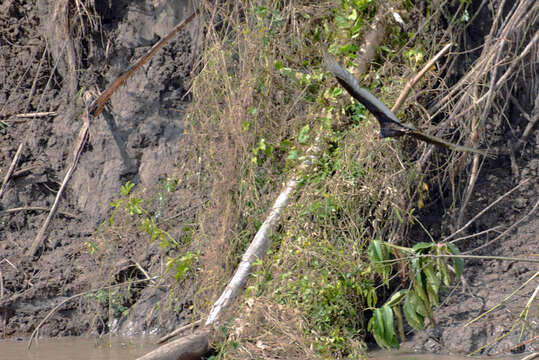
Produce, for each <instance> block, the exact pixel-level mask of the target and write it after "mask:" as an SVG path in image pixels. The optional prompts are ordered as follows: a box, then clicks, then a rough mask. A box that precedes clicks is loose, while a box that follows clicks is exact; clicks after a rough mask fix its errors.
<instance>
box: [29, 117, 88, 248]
mask: <svg viewBox="0 0 539 360" xmlns="http://www.w3.org/2000/svg"><path fill="white" fill-rule="evenodd" d="M82 120H83V124H82V127H81V128H80V130H79V136H78V138H77V139H78V144H77V147H76V148H75V150H74V151H73V162H72V163H71V167H70V168H69V169H68V170H67V173H66V175H65V177H64V181H62V185H61V186H60V189H59V190H58V193H56V199H54V204H53V205H52V207H51V210H50V212H49V215H48V216H47V218H46V219H45V222H44V223H43V225H42V226H41V229H40V230H39V232H38V234H37V236H36V237H35V239H34V241H33V243H32V246H30V250H29V251H28V253H29V254H30V256H34V255H36V253H37V249H38V248H39V246H40V245H41V242H42V241H43V238H44V237H45V232H46V231H47V227H48V226H49V224H50V222H51V220H52V218H53V216H54V214H55V213H56V209H57V208H58V204H59V203H60V198H61V197H62V194H63V193H64V190H65V188H66V185H67V182H68V181H69V179H70V178H71V175H73V171H75V168H76V167H77V164H78V162H79V157H80V154H81V153H82V149H83V148H84V145H85V144H86V140H87V138H88V128H89V127H90V120H89V114H88V110H87V111H86V115H84V116H83V117H82Z"/></svg>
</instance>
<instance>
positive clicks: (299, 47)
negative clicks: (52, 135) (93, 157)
mask: <svg viewBox="0 0 539 360" xmlns="http://www.w3.org/2000/svg"><path fill="white" fill-rule="evenodd" d="M339 4H340V2H338V1H326V2H323V3H321V4H309V3H307V2H303V1H286V2H282V3H278V4H273V3H272V4H269V3H268V2H265V1H254V2H241V1H239V2H234V3H230V4H226V3H225V5H222V6H221V7H219V6H215V5H214V4H209V3H207V4H206V10H207V12H208V14H209V16H208V31H207V33H206V38H205V46H206V52H205V54H204V58H203V59H202V61H201V65H200V67H199V73H198V75H197V77H196V79H195V81H194V83H193V86H192V92H193V95H194V98H195V101H194V103H193V106H192V113H191V115H190V120H191V127H190V128H189V129H188V131H187V135H188V136H187V140H186V148H188V149H191V150H192V152H191V154H192V157H191V158H190V159H189V160H188V161H189V162H188V163H189V164H190V165H189V166H187V168H188V169H190V173H189V174H188V175H189V176H191V177H196V178H197V179H198V180H197V184H199V186H198V188H197V191H199V192H201V193H203V194H205V196H206V197H207V202H206V204H205V206H204V208H203V209H202V210H201V211H200V212H199V214H198V217H197V234H196V237H195V241H196V243H197V244H198V245H197V246H198V247H199V248H201V249H203V251H204V253H203V256H202V259H201V263H200V272H199V274H198V279H199V287H198V288H199V291H198V293H197V295H196V297H195V305H196V312H197V313H198V314H200V316H204V314H206V313H207V310H208V309H209V307H210V306H211V304H212V303H213V301H214V300H215V299H216V298H217V296H218V295H219V293H220V290H221V289H222V287H224V284H225V283H226V282H227V280H228V278H229V276H230V274H231V273H232V272H233V270H234V268H235V265H236V264H237V262H238V260H239V257H240V256H241V253H242V252H243V250H244V249H245V248H246V245H247V243H248V241H250V239H251V238H252V235H253V234H254V233H255V232H256V229H257V227H258V225H259V224H260V223H261V221H262V220H263V219H264V216H265V212H266V209H267V208H268V205H269V204H270V202H271V201H272V200H273V199H274V197H275V194H276V193H277V192H278V191H279V190H280V189H281V186H282V183H283V182H284V180H285V179H286V178H287V176H288V174H289V172H290V171H293V168H294V167H293V163H290V162H287V161H286V158H287V154H288V153H289V151H290V150H291V149H295V150H298V152H299V153H300V154H301V152H302V151H304V150H305V148H306V145H304V144H301V143H300V142H299V141H298V134H299V133H300V129H302V127H304V126H305V125H309V126H310V129H311V130H310V131H311V132H310V141H312V139H313V138H314V136H315V135H320V136H322V137H323V139H324V144H325V146H326V148H325V150H324V152H323V154H322V156H321V158H320V160H319V162H318V163H317V164H316V167H315V171H314V172H313V173H312V174H308V175H306V176H305V178H304V181H303V186H302V188H301V190H300V191H298V193H297V194H296V198H295V203H293V204H292V205H291V206H290V208H289V209H288V210H287V212H286V214H285V216H284V217H283V219H284V220H283V225H282V227H281V228H280V229H279V233H278V234H275V235H274V237H275V245H274V246H273V247H272V248H271V249H270V251H269V254H270V255H271V256H268V258H267V259H265V260H264V262H262V263H261V264H259V267H258V269H257V271H256V272H255V274H254V275H253V280H252V281H251V282H250V287H249V290H248V293H249V296H251V299H254V300H249V301H247V302H243V301H241V300H240V302H241V303H240V304H238V306H237V309H239V310H237V311H235V312H233V313H231V314H229V317H234V316H236V318H237V319H236V320H235V321H232V322H229V323H226V324H225V328H230V329H229V332H228V333H227V334H228V335H227V336H225V337H223V338H222V339H220V341H224V343H225V345H224V346H225V348H227V349H228V350H227V351H231V352H230V353H226V354H227V355H226V356H230V357H231V358H253V357H254V358H265V357H273V358H279V356H282V354H283V353H286V351H289V352H291V353H293V354H297V355H298V356H307V357H308V356H311V355H312V353H311V352H310V351H311V350H313V349H314V351H315V353H317V354H324V355H325V356H328V357H345V356H360V354H361V350H362V346H363V342H362V341H363V339H364V336H365V333H366V319H368V312H365V310H366V309H368V308H369V307H370V305H368V304H367V302H368V301H369V300H368V298H369V296H372V294H371V295H369V291H370V289H374V288H375V286H377V285H378V280H379V279H378V278H377V277H376V275H375V274H374V272H373V269H372V268H371V267H369V264H368V262H367V261H366V255H365V247H366V245H367V244H368V242H369V241H370V240H372V239H380V240H383V241H388V242H395V243H403V242H406V239H407V233H408V232H409V230H410V228H411V227H412V226H414V224H418V220H419V219H417V218H416V215H415V213H414V211H416V210H417V209H418V208H421V207H422V206H423V203H425V202H427V201H428V199H429V196H432V194H431V192H433V188H434V187H435V186H436V185H437V186H438V188H439V189H440V192H442V193H443V191H445V190H446V189H447V188H448V187H450V186H451V182H453V184H456V183H458V179H459V176H460V177H461V179H463V180H461V181H463V182H469V180H467V179H469V176H473V174H474V171H476V170H477V167H476V166H475V164H472V165H471V169H472V170H471V171H470V174H472V175H468V172H467V169H469V164H470V158H469V157H468V156H467V155H455V154H446V153H444V152H443V151H440V150H439V149H433V148H432V147H429V146H424V145H423V144H417V143H415V142H404V143H403V147H402V148H401V147H399V145H398V144H399V143H397V142H396V141H393V140H388V141H384V142H378V141H377V140H376V135H375V133H376V131H377V124H376V123H375V121H374V119H373V118H372V117H371V116H366V117H365V116H364V115H363V117H362V116H360V117H359V120H358V118H356V120H355V121H356V122H355V123H354V122H350V121H349V120H348V119H349V118H351V117H353V116H356V115H354V114H355V112H356V111H357V108H354V104H350V102H349V101H350V100H349V99H348V98H347V97H339V96H333V95H331V94H329V90H327V89H328V88H330V87H331V86H332V85H333V84H334V83H333V82H332V80H331V79H328V78H327V77H326V76H325V75H324V74H325V69H321V67H320V62H319V59H320V53H319V48H321V47H322V48H328V47H331V45H332V44H340V45H342V44H344V43H346V42H347V41H348V42H352V40H351V39H349V38H346V36H347V33H346V31H341V30H342V29H339V28H337V25H336V24H335V23H334V22H333V21H334V19H333V17H334V16H335V13H338V11H339V10H338V9H340V5H339ZM459 4H460V8H459V9H458V12H457V16H454V14H451V12H452V11H453V10H450V9H449V8H450V5H451V2H449V1H448V2H445V3H444V6H445V7H444V6H442V7H441V8H440V9H439V10H436V11H434V13H432V14H431V17H429V18H428V19H424V18H422V16H423V15H422V14H423V13H424V10H422V9H418V8H413V9H411V10H410V11H409V12H406V11H404V10H402V9H401V11H402V13H406V14H407V15H408V18H407V19H406V20H407V21H409V22H411V23H417V24H418V28H419V29H420V30H419V31H417V32H416V34H415V35H414V36H413V37H411V38H410V39H409V40H408V42H404V43H403V42H402V39H400V38H399V37H398V31H397V30H395V29H393V32H391V33H390V36H389V40H388V42H389V45H391V46H394V47H395V48H396V49H397V50H396V51H395V52H390V53H385V52H381V53H380V58H379V62H378V65H377V64H373V66H372V67H371V71H370V73H369V74H367V75H366V76H365V77H364V78H363V79H362V80H363V81H364V82H365V83H369V82H372V83H373V84H374V87H375V92H376V95H378V96H380V97H382V98H383V100H384V102H386V103H387V104H391V103H392V101H393V100H394V99H396V98H397V96H398V94H399V92H400V90H401V89H402V88H403V87H404V84H405V82H406V80H407V79H408V78H410V77H412V76H413V74H414V72H415V71H416V69H417V67H418V66H420V65H421V64H422V63H423V62H425V61H426V60H428V59H429V58H430V57H431V56H432V55H433V54H435V53H436V52H437V51H438V50H439V49H440V48H441V47H442V46H443V45H445V44H446V43H447V42H449V41H453V40H455V39H456V38H457V37H458V36H460V34H461V33H462V28H463V27H462V24H460V25H459V23H458V21H456V20H458V16H460V15H461V14H463V9H464V5H462V3H459ZM396 6H397V5H396ZM399 6H400V5H399ZM335 9H337V10H335ZM341 10H342V9H341ZM369 11H370V13H374V11H372V9H371V10H369ZM369 11H368V13H369ZM442 16H443V17H445V18H450V19H452V20H455V21H453V22H452V23H451V24H450V26H449V27H448V28H447V29H442V28H441V27H440V25H439V24H440V23H441V21H440V19H441V18H442ZM472 16H475V14H472ZM526 19H527V20H526V21H530V20H531V19H533V17H532V16H528V17H527V18H526ZM317 27H318V28H324V27H325V28H326V29H328V33H331V34H333V35H331V36H332V37H331V36H330V37H329V38H323V39H322V40H319V41H314V40H313V37H314V30H313V29H316V28H317ZM348 35H349V34H348ZM360 38H361V37H360ZM354 41H355V40H354ZM418 44H423V45H422V46H421V45H418ZM492 44H494V42H493V43H492ZM410 50H414V51H417V52H421V53H422V55H423V60H421V59H418V58H414V57H413V56H412V55H410V54H412V53H411V52H410ZM449 58H452V57H449ZM277 62H280V63H281V64H282V67H283V68H289V69H290V73H289V74H288V75H287V73H286V72H284V71H279V69H278V68H277V67H274V65H275V64H276V63H277ZM455 66H456V64H455V63H452V62H447V63H445V64H442V65H441V66H440V68H439V69H438V71H433V72H431V73H430V75H428V76H427V77H426V78H425V79H424V80H423V82H422V84H421V85H420V86H419V89H420V90H417V91H416V92H415V94H414V97H412V98H411V99H410V100H409V102H408V109H406V110H405V111H403V114H401V115H402V116H401V117H404V118H406V117H408V118H412V119H414V122H416V124H418V125H422V126H423V127H425V128H426V129H427V130H428V132H429V133H434V134H435V135H438V136H443V137H444V138H451V140H452V141H454V142H458V143H463V144H478V143H480V144H484V145H487V144H488V143H489V141H490V140H489V137H488V135H489V134H488V133H487V131H486V129H488V126H486V124H485V122H481V121H480V122H478V121H477V117H476V116H475V115H474V116H460V115H459V114H461V111H464V110H466V109H468V108H469V106H470V105H471V104H472V103H473V99H476V98H477V97H473V96H471V94H473V93H474V92H477V91H478V90H481V89H482V88H481V85H480V84H484V82H485V81H484V79H485V78H484V77H485V76H489V74H490V72H489V70H485V71H483V72H482V73H481V75H480V77H479V78H478V77H477V76H479V75H478V73H477V71H478V70H479V68H485V67H480V66H479V65H478V66H477V67H474V69H477V71H476V75H474V76H472V77H468V80H467V81H468V82H466V83H465V84H466V85H457V88H458V87H460V88H461V89H462V90H458V91H453V90H452V89H448V85H447V84H446V83H444V80H443V79H441V78H440V73H441V72H445V73H450V72H451V71H452V69H453V67H455ZM500 66H501V65H500ZM485 69H488V68H485ZM290 74H291V75H290ZM306 74H308V75H311V76H312V78H311V79H314V80H312V81H311V82H310V83H309V82H308V81H305V79H306V78H305V76H304V75H306ZM465 78H466V77H465ZM470 79H474V81H469V80H470ZM459 84H460V83H459ZM422 88H423V89H428V90H421V89H422ZM474 89H475V90H474ZM448 91H449V92H448ZM484 94H487V93H484ZM443 96H446V98H445V100H443V101H441V102H439V103H440V104H442V106H441V107H440V108H437V107H435V110H436V111H439V113H436V111H434V112H433V110H432V109H427V108H425V107H424V106H422V105H420V103H423V102H432V101H433V100H434V99H441V98H443ZM485 96H486V97H485V99H486V98H489V97H490V95H485ZM418 99H420V100H421V102H418ZM470 101H472V102H470ZM331 106H333V107H334V108H333V109H332V110H330V111H329V113H330V119H327V120H326V119H324V118H323V117H322V116H321V115H320V114H326V113H328V110H329V109H330V107H331ZM454 106H455V108H453V107H454ZM459 109H460V110H459ZM475 109H476V110H477V111H478V110H481V111H486V110H485V109H484V108H483V107H475ZM490 109H491V110H489V111H492V110H493V109H494V108H493V107H490ZM487 113H488V111H487ZM441 114H444V115H448V114H449V116H441ZM418 118H419V119H421V120H419V121H418V120H416V119H418ZM328 124H330V125H331V126H327V125H328ZM343 124H344V125H343ZM479 134H481V136H482V137H483V138H482V139H480V137H479V136H478V135H479ZM262 139H263V140H264V144H265V145H266V148H265V150H266V151H267V152H265V150H263V149H262V148H261V140H262ZM283 144H287V145H286V146H284V145H283ZM448 155H449V156H448ZM414 165H415V166H414ZM474 169H476V170H474ZM460 192H461V189H460V188H458V187H454V188H453V194H454V197H455V198H458V197H460V195H459V194H460ZM457 205H459V202H458V201H455V202H453V204H452V205H451V209H455V208H456V206H457ZM464 205H465V204H464ZM425 232H427V229H425ZM422 236H423V237H424V238H425V239H429V237H430V236H431V234H429V233H426V234H425V233H424V234H423V235H422ZM378 296H379V297H381V298H383V297H384V296H385V295H384V292H383V291H382V289H380V288H378ZM371 300H372V299H371ZM378 304H379V303H378ZM292 309H294V310H292ZM264 311H266V316H264ZM293 319H296V320H293ZM279 321H282V324H281V325H282V326H281V327H279V325H278V324H279ZM293 322H297V324H295V326H292V324H291V323H293ZM234 329H236V330H237V331H235V330H234ZM246 329H247V330H246ZM298 332H300V333H302V335H301V336H300V337H299V338H298V337H293V339H294V341H293V342H292V343H291V342H287V341H285V340H284V339H286V338H287V336H288V335H289V334H290V333H295V334H296V333H298ZM262 339H268V340H267V341H268V342H267V343H266V342H265V341H264V340H262ZM279 339H280V340H279ZM230 344H237V345H238V346H237V348H236V349H234V350H231V348H230V346H229V345H230ZM307 349H309V350H307ZM272 351H274V352H272Z"/></svg>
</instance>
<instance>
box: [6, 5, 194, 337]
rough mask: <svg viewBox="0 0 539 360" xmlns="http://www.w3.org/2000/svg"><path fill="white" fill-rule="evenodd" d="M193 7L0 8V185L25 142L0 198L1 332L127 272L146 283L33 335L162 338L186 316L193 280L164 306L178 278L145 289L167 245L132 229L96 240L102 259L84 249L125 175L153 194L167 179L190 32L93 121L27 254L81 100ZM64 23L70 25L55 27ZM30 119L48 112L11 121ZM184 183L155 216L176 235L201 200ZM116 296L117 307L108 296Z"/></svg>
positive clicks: (32, 321)
mask: <svg viewBox="0 0 539 360" xmlns="http://www.w3.org/2000/svg"><path fill="white" fill-rule="evenodd" d="M191 3H192V2H190V1H176V2H170V1H142V2H131V1H114V2H110V1H95V2H94V1H81V2H79V1H77V2H76V4H75V3H72V2H70V1H69V2H68V1H47V0H42V1H39V2H35V1H30V0H28V1H27V0H13V1H12V0H8V1H7V2H3V3H2V5H0V47H1V48H2V51H0V79H1V80H2V81H1V85H0V121H1V123H0V136H1V137H2V147H1V148H0V169H1V172H2V177H3V176H4V175H5V174H6V172H7V170H8V168H9V166H10V163H11V162H12V160H13V158H14V156H15V153H16V151H17V149H18V147H19V145H20V144H22V155H21V157H20V160H19V161H18V163H17V166H16V168H15V172H14V173H13V175H12V176H11V178H10V180H9V182H8V183H7V184H6V190H5V192H4V193H3V195H2V197H1V198H0V222H1V226H0V247H1V254H2V259H1V264H0V266H1V273H0V274H1V277H2V279H1V281H3V287H2V294H1V299H0V313H1V316H2V319H3V324H4V326H3V327H2V329H1V330H0V332H1V334H2V337H9V336H16V335H21V336H27V335H28V334H29V333H31V332H32V330H34V328H35V327H36V326H37V324H38V323H39V321H41V320H42V319H43V317H44V316H45V315H46V313H47V312H48V311H49V310H51V309H52V308H53V307H54V306H56V305H59V304H60V303H61V302H62V301H63V300H67V299H68V298H69V297H71V296H74V295H76V294H79V293H82V292H84V291H88V290H91V289H94V290H96V289H97V288H99V287H101V286H105V285H114V284H118V283H120V282H122V281H124V280H126V279H127V278H132V279H139V280H140V283H138V284H136V285H133V286H132V287H131V288H130V289H129V290H125V289H124V290H122V291H123V292H122V291H118V290H116V293H114V291H113V290H114V289H109V290H107V291H106V292H105V290H103V293H99V294H96V293H90V294H87V295H86V296H84V297H83V296H81V297H80V298H77V299H75V300H73V301H68V302H66V303H65V304H63V305H61V306H60V308H59V309H57V311H56V312H55V313H54V314H53V316H52V317H51V318H50V319H49V320H48V321H47V322H46V323H45V324H44V325H43V326H42V327H41V329H40V335H42V336H58V335H79V334H82V333H84V332H87V331H108V330H114V331H117V332H120V333H141V332H148V331H150V330H151V331H155V330H157V329H165V330H168V329H172V328H174V327H175V326H176V325H177V323H178V322H181V320H182V319H185V317H186V316H188V313H189V310H188V307H189V304H190V303H191V302H192V300H191V298H192V289H190V287H189V286H187V285H186V286H185V288H184V289H183V290H182V289H179V290H178V293H177V297H176V299H179V300H178V301H177V303H176V304H173V305H170V306H165V301H164V300H163V299H166V298H167V296H163V294H165V293H166V292H167V291H168V290H170V287H171V284H173V283H174V282H173V281H172V280H171V281H170V282H169V283H163V284H159V286H154V285H152V286H149V285H150V284H151V282H149V281H147V279H146V277H147V276H148V274H149V276H154V275H155V274H161V273H162V272H163V271H164V269H163V266H162V264H161V263H160V261H159V259H160V258H162V257H164V255H166V250H163V249H161V248H160V247H159V246H158V244H157V243H151V242H150V241H149V240H148V238H147V237H143V236H141V235H137V234H135V232H134V234H129V235H131V236H130V237H121V239H120V240H118V239H113V238H110V239H109V241H104V242H103V243H102V244H101V245H102V249H101V250H104V249H107V251H108V252H107V253H105V254H103V256H101V257H98V256H97V255H92V254H91V253H90V252H89V251H86V250H88V249H87V247H88V244H96V242H95V236H96V229H98V227H99V226H100V224H101V223H102V222H103V220H105V219H106V218H108V216H109V211H110V202H111V201H112V200H114V199H116V198H118V197H120V186H121V185H122V184H124V183H125V182H126V181H128V180H129V181H131V182H133V183H135V184H137V187H136V189H138V190H137V191H139V192H145V193H146V194H148V196H149V197H151V196H152V194H156V193H157V192H158V191H159V187H161V186H162V185H161V183H160V181H161V180H163V179H165V177H166V176H170V174H173V173H174V168H175V166H176V165H177V160H178V158H181V147H180V144H179V140H180V138H181V137H182V134H183V121H184V120H183V117H184V110H183V109H184V107H185V105H186V104H187V103H188V102H189V100H190V98H189V94H187V90H186V89H187V88H188V86H189V82H190V73H191V69H192V68H193V64H194V62H195V61H196V54H195V53H194V51H193V40H192V38H193V35H194V32H193V30H191V31H183V32H181V33H180V34H178V35H177V36H176V37H175V38H174V39H173V40H171V41H170V42H169V43H168V45H166V47H165V48H164V49H162V50H161V51H160V52H159V53H158V54H157V55H156V56H155V57H154V58H153V59H152V60H151V61H150V63H149V64H148V65H146V66H145V67H144V68H143V69H141V70H140V71H139V72H137V74H136V75H135V76H134V77H133V78H132V79H130V80H129V81H128V82H127V84H126V85H125V86H123V87H122V88H120V89H119V90H118V91H117V92H116V93H115V95H114V96H113V97H112V99H111V101H110V104H109V106H108V108H107V109H106V110H105V111H104V112H103V115H102V116H100V117H98V118H96V119H95V120H94V121H92V123H91V124H90V129H89V140H88V141H87V143H86V146H85V148H84V150H83V152H82V155H81V157H80V161H79V163H78V166H77V168H76V171H75V172H74V174H73V177H72V178H71V180H70V181H69V183H68V187H67V190H66V191H65V192H64V195H63V196H62V198H61V201H60V206H59V209H58V213H57V215H56V216H55V217H54V218H53V220H52V222H51V225H50V226H49V228H48V230H47V233H46V234H47V236H46V238H45V240H44V243H43V245H42V247H41V248H40V249H39V252H38V254H37V256H36V257H33V256H32V255H31V254H29V251H28V249H29V247H30V245H31V244H32V242H33V240H34V238H35V236H36V234H37V233H38V231H39V230H40V228H41V226H42V224H43V222H44V220H45V218H46V216H47V213H48V209H49V208H50V207H51V205H52V203H53V202H54V199H55V196H56V193H57V191H58V189H59V188H60V185H61V182H62V181H63V178H64V176H65V173H66V171H67V168H68V166H69V164H71V161H72V160H73V154H72V153H73V149H74V147H75V146H76V141H77V133H78V129H79V128H80V126H81V124H82V121H81V117H80V115H81V113H82V107H83V105H82V104H83V103H82V99H81V95H82V94H83V93H85V92H89V91H93V92H94V93H99V92H101V91H103V90H104V88H105V87H106V86H108V85H109V84H110V83H111V82H112V81H113V80H114V79H115V78H116V77H117V76H118V75H120V74H121V73H122V72H124V71H126V70H127V69H128V68H129V66H130V65H132V64H133V63H134V62H135V61H136V60H138V59H139V58H140V56H141V54H144V53H145V52H146V51H147V50H149V49H150V48H151V46H152V45H153V44H154V43H155V42H156V40H158V39H159V38H160V37H163V36H164V35H166V34H167V33H168V32H170V31H171V30H172V29H173V28H174V26H175V25H177V24H178V23H180V22H181V21H182V19H184V18H187V17H188V16H189V15H191V13H192V12H193V9H192V7H191ZM75 5H77V6H75ZM51 19H54V21H50V20H51ZM62 21H65V22H67V24H69V26H68V29H69V31H67V32H66V31H65V27H62V26H60V25H61V24H62ZM59 24H60V25H59ZM67 34H69V36H68V35H67ZM74 77H75V78H74ZM34 112H52V113H50V114H48V115H45V116H35V117H32V116H31V117H29V118H20V117H17V115H18V114H23V113H34ZM181 189H182V185H181V184H180V185H179V186H178V192H177V193H176V194H174V195H175V196H170V198H169V199H168V200H167V203H166V206H162V207H163V209H160V211H161V213H160V215H161V216H162V217H163V219H166V218H167V217H173V219H174V221H173V222H168V223H166V224H164V225H162V226H165V227H166V226H168V228H167V230H168V232H169V233H170V234H171V235H172V236H175V237H177V238H178V237H179V236H180V234H181V224H182V223H183V222H184V221H185V219H189V218H190V216H192V208H193V203H194V202H196V199H195V197H194V196H193V194H192V193H188V192H182V191H181ZM161 190H162V189H161ZM182 194H183V195H182ZM155 196H157V195H155ZM126 235H127V234H126ZM85 249H86V250H85ZM94 250H95V249H94ZM104 269H107V270H108V272H105V271H104ZM141 269H143V270H144V271H146V275H145V274H144V272H143V271H142V270H141ZM98 275H99V276H101V278H97V276H98ZM98 295H100V296H101V298H98V297H96V296H98ZM114 296H117V297H118V299H120V298H121V299H120V300H118V301H116V302H114V301H113V297H114ZM169 297H171V296H169ZM160 302H161V303H160ZM114 303H116V305H118V306H120V305H121V306H120V307H119V308H117V309H115V311H118V309H119V310H122V309H124V308H126V307H128V306H129V307H130V306H135V307H134V308H133V309H134V311H131V313H130V314H129V316H121V315H122V314H118V313H113V314H112V315H111V314H109V313H107V312H108V310H107V309H108V308H110V307H111V306H112V305H114ZM91 304H98V305H99V306H98V307H99V308H100V310H99V311H97V312H96V309H95V308H94V307H93V306H92V305H91ZM159 305H161V306H159ZM122 306H123V307H122ZM174 307H175V308H174ZM80 309H82V310H80ZM157 309H158V310H157ZM81 312H82V314H81ZM96 314H98V315H99V316H96ZM125 314H126V313H124V314H123V315H125ZM115 319H116V320H118V319H123V320H122V321H121V322H118V321H115ZM164 319H167V320H164Z"/></svg>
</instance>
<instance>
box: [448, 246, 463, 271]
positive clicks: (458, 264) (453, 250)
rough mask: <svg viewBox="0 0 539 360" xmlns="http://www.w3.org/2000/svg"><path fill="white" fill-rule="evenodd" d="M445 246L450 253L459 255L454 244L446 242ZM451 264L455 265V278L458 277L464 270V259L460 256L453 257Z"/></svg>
mask: <svg viewBox="0 0 539 360" xmlns="http://www.w3.org/2000/svg"><path fill="white" fill-rule="evenodd" d="M447 247H448V249H449V251H450V252H451V254H453V255H460V250H459V249H458V247H456V246H455V244H452V243H447ZM453 264H454V265H455V272H456V276H457V278H459V277H460V275H462V273H463V272H464V261H463V260H462V258H460V257H454V258H453Z"/></svg>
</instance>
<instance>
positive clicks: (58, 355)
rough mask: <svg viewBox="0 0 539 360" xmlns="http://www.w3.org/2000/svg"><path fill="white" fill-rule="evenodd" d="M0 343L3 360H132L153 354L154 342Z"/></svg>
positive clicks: (59, 340)
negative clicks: (150, 352)
mask: <svg viewBox="0 0 539 360" xmlns="http://www.w3.org/2000/svg"><path fill="white" fill-rule="evenodd" d="M27 345H28V342H27V341H11V340H6V341H0V360H131V359H136V358H138V357H140V356H142V355H144V354H146V353H147V352H149V351H151V350H153V349H154V348H156V347H157V346H156V345H155V339H154V338H132V339H128V338H119V337H103V338H99V339H97V338H95V337H93V338H84V337H65V338H54V339H40V340H39V341H34V342H33V343H32V347H31V348H30V350H26V347H27Z"/></svg>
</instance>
